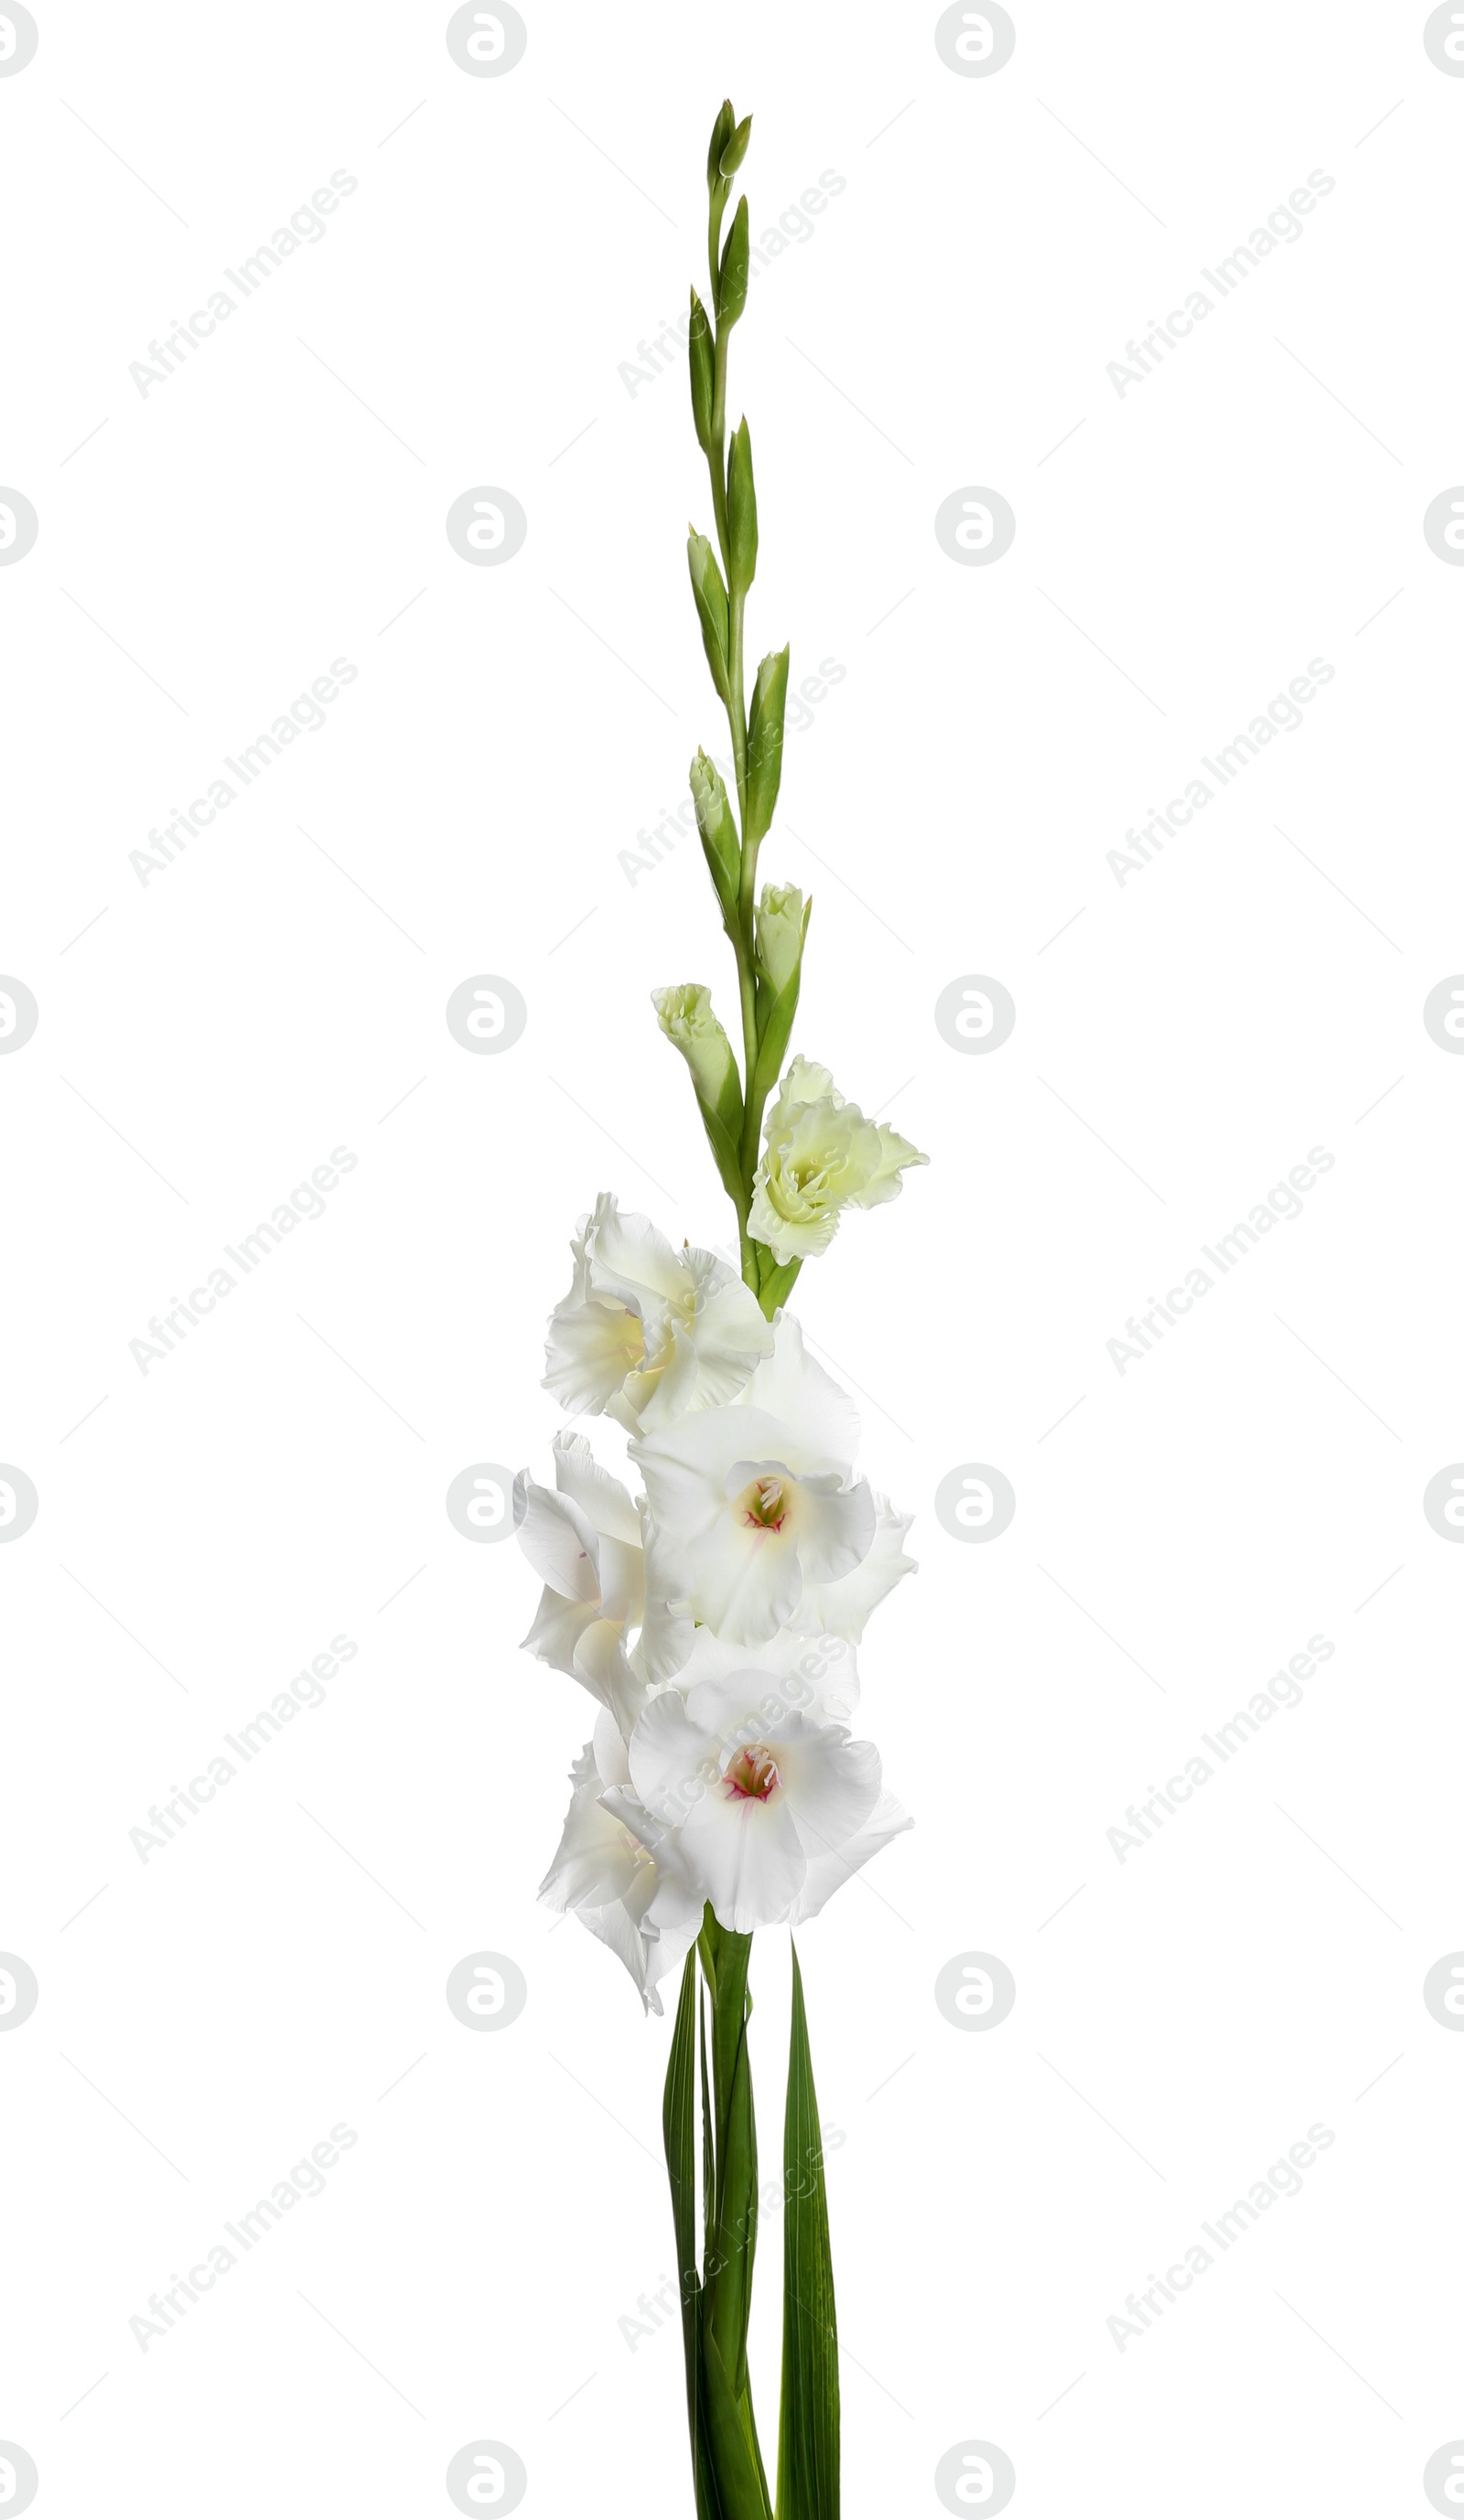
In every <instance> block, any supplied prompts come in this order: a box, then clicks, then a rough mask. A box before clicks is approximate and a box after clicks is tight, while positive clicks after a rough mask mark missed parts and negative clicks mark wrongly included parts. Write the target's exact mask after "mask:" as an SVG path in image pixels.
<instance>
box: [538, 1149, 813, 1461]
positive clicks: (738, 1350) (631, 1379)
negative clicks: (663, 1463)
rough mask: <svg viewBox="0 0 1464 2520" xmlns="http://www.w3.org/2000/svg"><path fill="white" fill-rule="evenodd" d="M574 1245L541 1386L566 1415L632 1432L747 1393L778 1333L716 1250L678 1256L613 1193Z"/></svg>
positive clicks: (689, 1251) (599, 1201)
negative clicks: (600, 1419)
mask: <svg viewBox="0 0 1464 2520" xmlns="http://www.w3.org/2000/svg"><path fill="white" fill-rule="evenodd" d="M572 1251H573V1254H574V1278H573V1283H572V1286H571V1288H570V1291H569V1293H568V1295H566V1297H565V1298H564V1301H563V1302H562V1303H561V1304H559V1305H558V1306H557V1307H556V1308H555V1311H554V1314H553V1316H552V1318H551V1320H550V1324H549V1339H548V1346H547V1351H546V1353H547V1356H548V1361H549V1370H548V1373H546V1374H545V1376H544V1382H545V1386H546V1388H547V1389H548V1390H550V1391H552V1392H553V1394H554V1397H555V1398H556V1400H558V1402H559V1403H560V1406H561V1407H562V1408H563V1409H564V1410H566V1411H567V1412H568V1413H569V1415H570V1416H572V1417H573V1416H576V1415H577V1414H578V1413H579V1412H580V1411H582V1410H583V1411H588V1412H590V1413H591V1414H593V1415H595V1416H598V1415H600V1414H601V1413H602V1412H604V1413H607V1414H608V1415H610V1416H611V1417H613V1418H618V1420H619V1422H620V1424H621V1425H623V1426H625V1427H626V1428H628V1430H629V1431H630V1432H631V1433H632V1434H635V1433H637V1432H638V1431H639V1429H640V1428H641V1427H642V1426H659V1425H664V1424H666V1423H667V1422H668V1421H669V1420H670V1419H671V1418H676V1417H680V1416H681V1415H683V1414H684V1413H685V1412H686V1411H688V1410H693V1409H709V1408H715V1407H717V1406H719V1405H720V1404H721V1403H723V1402H725V1401H728V1400H731V1399H733V1398H734V1397H735V1396H736V1394H737V1393H738V1392H739V1391H740V1390H741V1389H742V1387H743V1384H744V1383H745V1382H746V1381H747V1379H748V1376H749V1374H750V1373H752V1372H753V1369H754V1367H755V1365H756V1364H757V1363H758V1361H759V1359H761V1358H762V1357H765V1356H767V1355H769V1354H770V1353H771V1350H772V1331H771V1329H770V1328H769V1326H768V1324H767V1323H766V1322H765V1321H764V1320H763V1318H762V1311H761V1307H760V1306H759V1304H758V1302H757V1298H756V1296H755V1294H754V1293H753V1291H752V1289H751V1287H749V1286H746V1285H744V1283H743V1282H742V1280H741V1279H740V1278H739V1277H737V1276H736V1275H735V1274H734V1272H733V1271H732V1270H731V1269H729V1268H727V1266H726V1265H725V1263H724V1262H722V1261H720V1260H718V1259H716V1258H715V1257H714V1256H713V1255H712V1253H711V1252H709V1251H697V1250H692V1249H690V1248H685V1249H683V1250H681V1251H676V1250H673V1248H672V1246H671V1244H670V1243H669V1242H668V1241H667V1240H666V1238H665V1236H664V1235H663V1234H660V1233H658V1232H657V1230H656V1228H655V1226H654V1225H652V1224H651V1222H650V1220H649V1219H648V1218H647V1217H644V1216H634V1215H622V1214H621V1213H620V1210H619V1207H618V1203H617V1201H616V1199H615V1198H614V1197H613V1196H612V1195H611V1194H610V1193H604V1194H602V1196H601V1197H600V1198H599V1199H597V1201H596V1203H595V1212H594V1214H593V1216H590V1217H587V1218H585V1219H584V1220H583V1222H582V1224H581V1226H580V1231H579V1233H578V1235H577V1236H576V1238H575V1239H574V1241H573V1243H572Z"/></svg>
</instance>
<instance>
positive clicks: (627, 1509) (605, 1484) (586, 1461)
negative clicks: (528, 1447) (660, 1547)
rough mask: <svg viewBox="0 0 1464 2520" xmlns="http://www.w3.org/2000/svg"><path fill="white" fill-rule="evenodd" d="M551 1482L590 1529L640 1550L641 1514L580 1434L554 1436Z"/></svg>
mask: <svg viewBox="0 0 1464 2520" xmlns="http://www.w3.org/2000/svg"><path fill="white" fill-rule="evenodd" d="M554 1483H555V1486H556V1487H557V1488H558V1489H559V1492H560V1494H561V1496H564V1497H568V1498H569V1500H570V1502H571V1504H572V1505H574V1506H577V1507H578V1508H579V1511H580V1512H581V1513H582V1514H583V1515H584V1517H585V1520H586V1521H587V1522H588V1523H589V1524H590V1526H591V1527H592V1529H593V1530H595V1531H597V1532H600V1533H602V1534H603V1535H604V1536H605V1538H606V1539H609V1540H620V1541H626V1542H628V1544H629V1546H630V1547H631V1548H632V1549H639V1547H640V1516H639V1515H638V1514H637V1512H636V1510H635V1506H634V1503H633V1501H632V1499H631V1495H630V1491H629V1489H628V1488H626V1487H622V1486H621V1484H620V1481H619V1480H618V1479H617V1478H612V1476H611V1474H610V1472H609V1470H605V1469H602V1468H601V1466H600V1464H599V1463H598V1462H597V1461H596V1459H595V1456H594V1454H593V1453H592V1452H591V1450H590V1447H589V1445H588V1443H587V1442H586V1441H585V1438H584V1437H583V1435H573V1434H559V1435H556V1436H555V1438H554Z"/></svg>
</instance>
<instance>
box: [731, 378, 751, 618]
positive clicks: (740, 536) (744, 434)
mask: <svg viewBox="0 0 1464 2520" xmlns="http://www.w3.org/2000/svg"><path fill="white" fill-rule="evenodd" d="M727 569H728V575H729V577H730V579H731V585H732V592H733V594H734V595H746V593H747V591H748V589H749V587H750V586H751V585H752V583H753V580H754V578H755V576H756V574H757V493H756V491H755V488H754V486H753V440H752V435H751V432H750V431H749V428H748V424H747V422H746V420H740V421H739V422H738V424H737V427H736V428H735V429H734V430H733V433H732V443H731V446H730V447H729V448H728V450H727Z"/></svg>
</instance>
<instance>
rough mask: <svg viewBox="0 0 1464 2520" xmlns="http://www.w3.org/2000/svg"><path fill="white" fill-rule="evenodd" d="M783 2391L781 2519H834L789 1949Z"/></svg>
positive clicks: (817, 2209) (810, 2122) (812, 2174)
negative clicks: (790, 2015)
mask: <svg viewBox="0 0 1464 2520" xmlns="http://www.w3.org/2000/svg"><path fill="white" fill-rule="evenodd" d="M783 2177H784V2183H785V2190H786V2197H787V2202H786V2204H785V2207H784V2214H783V2397H782V2406H781V2409H780V2414H779V2421H778V2520H839V2329H838V2321H837V2318H836V2316H835V2309H834V2267H833V2259H832V2256H831V2253H830V2248H829V2210H828V2197H827V2194H826V2191H825V2183H824V2166H823V2145H822V2140H821V2138H820V2136H819V2130H818V2098H817V2094H816V2093H815V2091H814V2087H813V2063H812V2058H811V2056H810V2054H809V2050H808V2022H807V2016H806V2014H805V2012H804V2009H803V1980H802V1972H801V1969H800V1967H799V1958H798V1953H797V1951H795V1952H794V1955H793V2022H792V2028H791V2031H790V2036H789V2048H788V2107H787V2112H786V2115H785V2118H784V2123H783Z"/></svg>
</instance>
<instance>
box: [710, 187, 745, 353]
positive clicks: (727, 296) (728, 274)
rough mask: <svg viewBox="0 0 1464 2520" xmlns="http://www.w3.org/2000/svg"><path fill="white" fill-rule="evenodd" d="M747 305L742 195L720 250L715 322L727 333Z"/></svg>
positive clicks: (743, 201) (743, 200)
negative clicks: (720, 265)
mask: <svg viewBox="0 0 1464 2520" xmlns="http://www.w3.org/2000/svg"><path fill="white" fill-rule="evenodd" d="M747 302H748V197H747V195H746V193H744V195H743V197H742V200H741V201H740V202H739V203H738V204H737V207H736V209H735V210H734V211H733V213H732V225H731V226H730V227H729V229H728V230H727V242H726V244H725V245H724V246H723V248H722V268H721V275H720V278H719V279H718V281H717V289H716V312H717V322H718V323H719V324H721V325H725V326H726V327H727V329H728V330H729V331H730V329H731V327H732V326H733V325H734V324H735V323H736V321H737V319H738V317H739V315H740V314H741V313H742V310H743V308H744V307H745V306H746V304H747Z"/></svg>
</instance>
